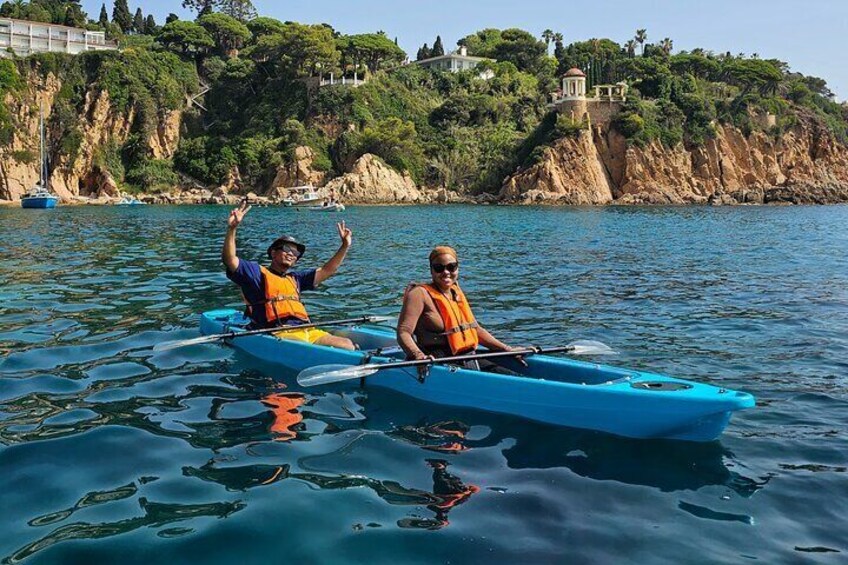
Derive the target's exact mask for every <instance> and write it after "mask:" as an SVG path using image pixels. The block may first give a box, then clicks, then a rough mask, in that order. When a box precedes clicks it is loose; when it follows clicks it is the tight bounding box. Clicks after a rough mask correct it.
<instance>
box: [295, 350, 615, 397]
mask: <svg viewBox="0 0 848 565" xmlns="http://www.w3.org/2000/svg"><path fill="white" fill-rule="evenodd" d="M536 353H569V354H571V355H614V354H615V351H614V350H613V349H612V348H610V347H609V346H608V345H606V344H604V343H601V342H600V341H590V340H579V341H574V342H571V343H569V344H568V345H563V346H560V347H549V348H541V347H525V348H521V349H513V350H512V351H492V352H489V353H471V354H466V355H455V356H453V357H441V358H439V359H414V360H411V361H397V362H394V363H371V364H368V365H352V366H351V365H318V366H316V367H310V368H308V369H304V370H303V371H301V372H300V373H298V375H297V384H299V385H301V386H317V385H325V384H330V383H337V382H341V381H347V380H350V379H359V378H362V377H367V376H368V375H373V374H374V373H376V372H377V371H382V370H383V369H399V368H402V367H418V366H420V365H430V364H443V363H453V362H456V361H474V360H476V359H492V358H497V357H518V356H521V355H534V354H536Z"/></svg>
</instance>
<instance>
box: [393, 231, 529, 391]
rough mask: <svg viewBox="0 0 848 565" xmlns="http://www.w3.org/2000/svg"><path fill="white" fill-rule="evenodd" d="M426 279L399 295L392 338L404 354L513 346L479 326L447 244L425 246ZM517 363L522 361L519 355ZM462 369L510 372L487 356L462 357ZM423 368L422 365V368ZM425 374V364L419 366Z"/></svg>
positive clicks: (468, 351)
mask: <svg viewBox="0 0 848 565" xmlns="http://www.w3.org/2000/svg"><path fill="white" fill-rule="evenodd" d="M429 259H430V276H431V277H432V280H431V281H430V282H427V283H410V285H409V286H408V287H407V288H406V291H405V292H404V295H403V307H402V308H401V310H400V317H399V319H398V327H397V340H398V344H399V345H400V346H401V347H402V348H403V350H404V352H405V353H406V356H407V358H408V359H418V360H423V359H427V358H439V357H450V356H452V355H463V354H471V353H474V352H475V351H476V350H477V346H478V345H483V346H484V347H486V348H488V349H489V350H491V351H511V350H513V349H514V348H512V347H510V346H509V345H506V344H505V343H503V342H501V341H499V340H498V339H497V338H495V337H494V336H493V335H492V334H490V333H489V332H488V331H486V329H485V328H484V327H483V326H481V325H480V324H479V323H478V322H477V320H476V319H475V317H474V314H473V313H472V312H471V306H470V305H469V304H468V300H467V299H466V298H465V294H464V293H463V292H462V289H460V288H459V284H458V283H457V281H458V279H459V260H458V259H457V254H456V251H454V249H453V248H452V247H448V246H438V247H435V248H434V249H433V250H432V251H431V252H430V257H429ZM522 363H523V361H522ZM462 366H464V367H465V368H467V369H473V370H478V371H479V370H483V371H491V372H497V373H511V371H509V370H507V369H504V368H502V367H500V366H498V365H496V364H495V363H492V362H491V361H486V360H480V361H466V362H465V363H462ZM422 369H423V370H422ZM419 372H421V374H426V368H419Z"/></svg>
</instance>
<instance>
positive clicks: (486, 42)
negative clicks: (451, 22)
mask: <svg viewBox="0 0 848 565" xmlns="http://www.w3.org/2000/svg"><path fill="white" fill-rule="evenodd" d="M501 41H502V40H501V30H499V29H494V28H486V29H482V30H480V31H478V32H477V33H472V34H471V35H466V36H465V37H463V38H462V39H460V40H459V41H457V42H456V43H457V45H461V46H463V47H465V48H466V49H467V50H468V54H469V55H474V56H476V57H494V56H495V47H497V45H498V44H499V43H500V42H501Z"/></svg>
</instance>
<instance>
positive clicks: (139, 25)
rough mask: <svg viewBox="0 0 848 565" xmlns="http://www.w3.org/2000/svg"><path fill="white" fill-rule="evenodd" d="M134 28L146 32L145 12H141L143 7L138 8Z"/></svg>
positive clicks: (137, 31) (139, 31)
mask: <svg viewBox="0 0 848 565" xmlns="http://www.w3.org/2000/svg"><path fill="white" fill-rule="evenodd" d="M133 30H135V32H136V33H144V14H142V13H141V8H140V7H139V8H137V9H136V11H135V16H134V17H133Z"/></svg>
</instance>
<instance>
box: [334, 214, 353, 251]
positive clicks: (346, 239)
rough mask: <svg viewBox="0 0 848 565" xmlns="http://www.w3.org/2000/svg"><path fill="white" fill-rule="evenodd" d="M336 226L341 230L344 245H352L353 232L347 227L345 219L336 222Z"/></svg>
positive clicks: (340, 234)
mask: <svg viewBox="0 0 848 565" xmlns="http://www.w3.org/2000/svg"><path fill="white" fill-rule="evenodd" d="M336 227H337V228H338V230H339V237H340V238H341V240H342V245H344V246H345V247H350V244H351V243H352V242H353V232H352V231H350V228H348V227H345V223H344V220H342V221H341V222H339V223H338V224H336Z"/></svg>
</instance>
